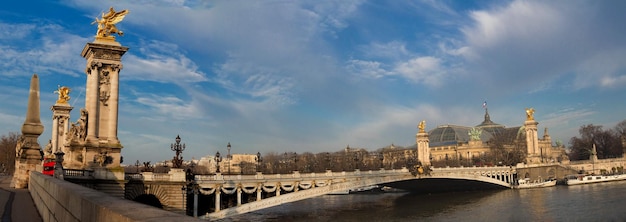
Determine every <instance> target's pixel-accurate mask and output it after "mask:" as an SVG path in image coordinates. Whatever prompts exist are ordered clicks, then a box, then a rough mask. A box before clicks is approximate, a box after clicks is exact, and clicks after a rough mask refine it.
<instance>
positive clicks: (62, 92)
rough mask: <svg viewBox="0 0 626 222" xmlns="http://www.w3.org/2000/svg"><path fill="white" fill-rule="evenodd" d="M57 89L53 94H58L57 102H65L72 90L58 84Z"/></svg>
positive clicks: (68, 99)
mask: <svg viewBox="0 0 626 222" xmlns="http://www.w3.org/2000/svg"><path fill="white" fill-rule="evenodd" d="M57 88H58V89H57V90H56V91H54V93H55V94H59V99H57V103H60V104H66V103H67V101H70V92H71V91H72V90H71V89H70V88H69V87H67V86H58V87H57Z"/></svg>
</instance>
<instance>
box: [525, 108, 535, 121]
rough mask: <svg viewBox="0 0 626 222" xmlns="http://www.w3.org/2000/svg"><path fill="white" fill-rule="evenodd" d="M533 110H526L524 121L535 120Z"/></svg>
mask: <svg viewBox="0 0 626 222" xmlns="http://www.w3.org/2000/svg"><path fill="white" fill-rule="evenodd" d="M534 114H535V109H534V108H526V120H535V116H534Z"/></svg>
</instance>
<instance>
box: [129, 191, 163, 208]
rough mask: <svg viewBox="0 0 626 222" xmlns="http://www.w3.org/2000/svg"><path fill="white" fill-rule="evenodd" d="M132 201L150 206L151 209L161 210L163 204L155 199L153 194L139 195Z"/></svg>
mask: <svg viewBox="0 0 626 222" xmlns="http://www.w3.org/2000/svg"><path fill="white" fill-rule="evenodd" d="M133 201H135V202H139V203H142V204H146V205H150V206H153V207H157V208H163V204H162V203H161V201H160V200H159V198H157V197H156V196H155V195H154V194H141V195H139V196H137V197H135V199H133Z"/></svg>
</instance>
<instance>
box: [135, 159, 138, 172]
mask: <svg viewBox="0 0 626 222" xmlns="http://www.w3.org/2000/svg"><path fill="white" fill-rule="evenodd" d="M135 172H136V173H139V160H137V162H135Z"/></svg>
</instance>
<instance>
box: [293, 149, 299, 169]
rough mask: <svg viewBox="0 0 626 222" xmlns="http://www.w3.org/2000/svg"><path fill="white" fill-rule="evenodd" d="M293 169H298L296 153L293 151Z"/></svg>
mask: <svg viewBox="0 0 626 222" xmlns="http://www.w3.org/2000/svg"><path fill="white" fill-rule="evenodd" d="M293 171H298V153H296V152H293Z"/></svg>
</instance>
